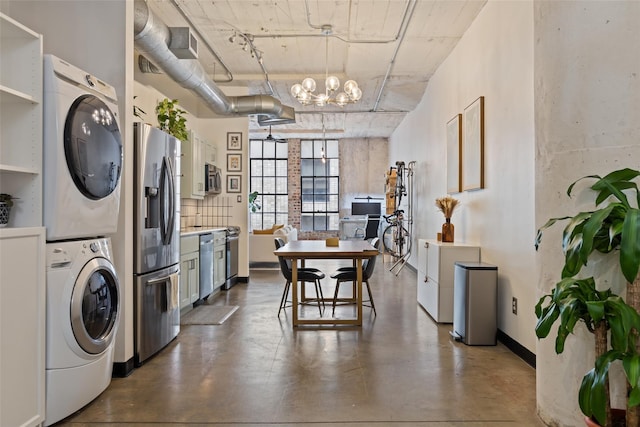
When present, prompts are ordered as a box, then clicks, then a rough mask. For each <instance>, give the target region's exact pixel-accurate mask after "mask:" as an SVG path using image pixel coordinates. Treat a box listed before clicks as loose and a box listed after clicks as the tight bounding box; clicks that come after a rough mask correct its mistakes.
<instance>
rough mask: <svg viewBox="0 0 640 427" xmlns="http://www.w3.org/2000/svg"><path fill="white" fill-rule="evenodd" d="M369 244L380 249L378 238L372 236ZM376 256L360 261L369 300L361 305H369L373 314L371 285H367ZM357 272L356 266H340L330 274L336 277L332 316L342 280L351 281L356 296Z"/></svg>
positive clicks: (374, 307)
mask: <svg viewBox="0 0 640 427" xmlns="http://www.w3.org/2000/svg"><path fill="white" fill-rule="evenodd" d="M371 246H373V247H374V248H376V249H380V238H378V237H374V238H373V240H371ZM377 258H378V257H377V256H372V257H371V258H367V259H366V260H364V262H363V263H362V281H363V282H364V283H365V284H366V285H367V292H368V293H369V300H368V301H366V302H368V303H369V305H367V304H365V301H362V305H363V306H366V307H371V309H372V310H373V314H375V315H377V313H376V305H375V304H374V302H373V295H372V294H371V286H369V279H370V278H371V276H373V269H374V268H375V266H376V259H377ZM357 274H358V272H357V269H356V267H341V268H339V269H338V270H336V272H335V273H333V274H332V275H331V278H332V279H336V290H335V292H334V294H333V304H332V311H331V315H332V316H333V315H334V314H335V312H336V302H337V300H338V291H339V290H340V283H342V282H352V289H353V297H354V298H355V297H356V281H357V280H358V276H357Z"/></svg>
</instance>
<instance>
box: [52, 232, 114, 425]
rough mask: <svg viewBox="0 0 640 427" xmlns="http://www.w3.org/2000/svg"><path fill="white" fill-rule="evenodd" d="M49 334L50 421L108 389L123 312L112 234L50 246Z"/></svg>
mask: <svg viewBox="0 0 640 427" xmlns="http://www.w3.org/2000/svg"><path fill="white" fill-rule="evenodd" d="M46 257H47V258H46V261H47V338H46V342H47V344H46V411H45V422H44V425H45V426H47V425H50V424H53V423H55V422H57V421H59V420H61V419H63V418H65V417H67V416H69V415H71V414H72V413H74V412H75V411H77V410H79V409H80V408H82V407H83V406H85V405H86V404H88V403H89V402H91V401H92V400H93V399H95V398H96V397H97V396H98V395H99V394H100V393H102V392H103V391H104V389H106V388H107V386H108V385H109V383H110V382H111V374H112V370H113V347H114V339H115V334H116V330H117V327H118V319H119V312H120V307H119V305H120V289H119V282H118V277H117V275H116V271H115V268H114V266H113V264H112V261H111V257H112V254H111V240H110V239H109V238H100V239H90V240H78V241H66V242H53V243H47V245H46Z"/></svg>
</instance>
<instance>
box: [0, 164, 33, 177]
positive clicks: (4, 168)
mask: <svg viewBox="0 0 640 427" xmlns="http://www.w3.org/2000/svg"><path fill="white" fill-rule="evenodd" d="M0 172H2V173H15V174H29V175H39V174H40V168H28V167H21V166H14V165H5V164H2V163H0Z"/></svg>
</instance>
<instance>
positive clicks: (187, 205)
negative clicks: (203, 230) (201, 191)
mask: <svg viewBox="0 0 640 427" xmlns="http://www.w3.org/2000/svg"><path fill="white" fill-rule="evenodd" d="M232 198H233V199H234V200H235V198H236V196H235V195H234V196H205V198H204V200H195V199H180V202H181V212H180V227H181V228H186V227H193V226H196V225H201V226H202V227H226V226H228V225H230V218H231V213H230V212H231V209H230V208H231V201H232ZM198 222H200V224H198Z"/></svg>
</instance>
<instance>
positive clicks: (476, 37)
mask: <svg viewBox="0 0 640 427" xmlns="http://www.w3.org/2000/svg"><path fill="white" fill-rule="evenodd" d="M479 96H484V97H485V143H484V156H485V160H484V167H485V175H484V179H485V189H483V190H479V191H472V192H463V193H456V194H453V196H454V197H455V198H456V199H458V200H460V201H461V206H460V207H459V208H458V209H457V210H456V211H455V213H454V214H453V218H452V222H453V224H454V225H455V241H458V242H467V243H473V244H477V245H480V246H481V248H482V249H481V257H482V261H483V262H487V263H490V264H495V265H497V266H498V273H499V283H498V328H499V329H500V330H501V331H503V332H505V333H506V334H507V335H509V336H510V337H511V338H513V339H515V340H516V341H518V342H519V343H520V344H521V345H523V346H525V347H526V348H527V349H528V350H530V351H532V352H535V345H536V339H535V334H534V330H533V325H535V315H534V312H533V307H534V305H535V302H536V301H535V298H536V280H535V265H534V262H533V257H534V247H533V242H534V237H535V230H536V227H535V223H534V116H533V107H534V102H533V5H532V2H530V1H506V2H505V1H489V2H488V3H487V5H486V6H485V7H484V8H483V10H482V11H481V12H480V14H479V15H478V17H477V18H476V20H475V22H474V23H473V24H472V25H471V27H470V28H469V30H468V31H467V32H466V33H465V34H464V36H463V37H462V39H461V40H460V42H459V43H458V45H457V46H456V48H455V49H454V51H453V52H452V53H451V55H450V56H449V57H448V58H447V59H446V61H445V62H444V63H443V64H442V66H441V67H440V68H439V69H438V70H437V72H436V73H435V74H434V76H433V77H432V78H431V80H430V81H429V84H428V86H427V90H426V93H425V95H424V97H423V99H422V102H421V103H420V105H419V106H418V107H417V108H416V109H415V110H414V111H413V112H411V113H410V114H409V115H408V116H407V118H406V119H405V120H404V121H403V122H402V124H401V125H400V126H399V127H398V129H397V130H396V131H395V132H394V133H393V135H392V136H391V139H390V141H391V142H390V155H389V161H390V163H392V164H393V163H395V161H396V160H404V161H410V160H414V159H415V160H416V161H417V163H416V166H415V174H414V181H415V184H414V188H415V192H414V195H415V196H414V197H415V205H414V209H413V210H414V233H413V236H414V238H415V239H418V238H428V239H434V238H435V237H436V233H437V232H439V231H440V230H441V226H442V223H443V222H444V217H443V215H442V213H440V212H439V211H438V210H437V208H436V207H435V205H434V203H435V199H436V198H438V197H441V196H444V195H445V194H446V123H447V122H448V121H449V120H451V119H452V118H453V117H454V116H455V115H456V114H458V113H463V111H464V109H465V107H467V106H468V105H469V104H470V103H472V102H473V101H474V100H475V99H477V98H478V97H479ZM463 134H464V132H463ZM415 244H417V241H414V245H415ZM416 254H417V252H415V251H414V254H413V256H412V258H411V261H410V262H411V264H412V265H414V266H415V265H416V264H415V263H416ZM514 296H515V297H516V298H518V314H517V316H516V315H514V314H512V312H511V299H512V297H514ZM425 315H426V314H425Z"/></svg>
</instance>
